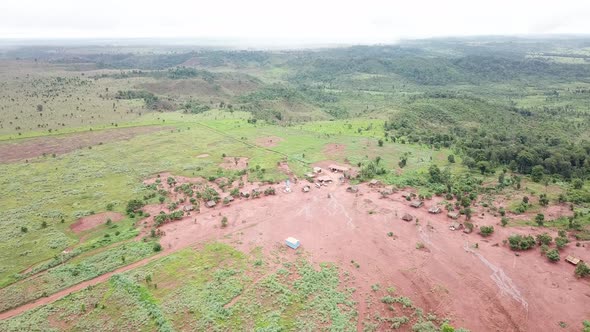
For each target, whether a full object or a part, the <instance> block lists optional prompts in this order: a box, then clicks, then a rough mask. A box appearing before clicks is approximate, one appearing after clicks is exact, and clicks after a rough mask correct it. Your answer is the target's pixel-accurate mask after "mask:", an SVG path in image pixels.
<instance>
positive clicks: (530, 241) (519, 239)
mask: <svg viewBox="0 0 590 332" xmlns="http://www.w3.org/2000/svg"><path fill="white" fill-rule="evenodd" d="M508 243H509V245H510V249H512V250H528V249H531V248H532V247H534V246H535V244H536V243H537V241H535V238H534V237H533V236H532V235H527V236H522V235H511V236H509V237H508Z"/></svg>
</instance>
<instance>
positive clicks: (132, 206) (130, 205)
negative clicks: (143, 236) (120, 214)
mask: <svg viewBox="0 0 590 332" xmlns="http://www.w3.org/2000/svg"><path fill="white" fill-rule="evenodd" d="M144 205H145V203H144V202H143V201H140V200H138V199H132V200H130V201H129V202H127V208H126V209H125V211H127V214H132V213H133V212H135V211H137V210H138V209H141V208H142V207H143V206H144Z"/></svg>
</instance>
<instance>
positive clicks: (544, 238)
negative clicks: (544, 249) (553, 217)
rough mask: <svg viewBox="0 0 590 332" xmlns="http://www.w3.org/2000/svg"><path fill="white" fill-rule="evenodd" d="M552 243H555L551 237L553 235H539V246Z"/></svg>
mask: <svg viewBox="0 0 590 332" xmlns="http://www.w3.org/2000/svg"><path fill="white" fill-rule="evenodd" d="M551 241H553V238H552V237H551V235H549V234H547V233H543V234H539V235H537V243H538V244H545V245H549V244H550V243H551Z"/></svg>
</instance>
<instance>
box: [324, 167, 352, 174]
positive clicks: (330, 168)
mask: <svg viewBox="0 0 590 332" xmlns="http://www.w3.org/2000/svg"><path fill="white" fill-rule="evenodd" d="M328 169H329V170H330V171H332V172H339V173H344V172H346V171H348V168H346V167H342V166H338V165H330V166H328Z"/></svg>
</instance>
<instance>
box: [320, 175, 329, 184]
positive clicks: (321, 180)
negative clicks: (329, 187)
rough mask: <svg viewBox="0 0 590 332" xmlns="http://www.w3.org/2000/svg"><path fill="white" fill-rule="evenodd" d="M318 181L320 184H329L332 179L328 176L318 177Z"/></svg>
mask: <svg viewBox="0 0 590 332" xmlns="http://www.w3.org/2000/svg"><path fill="white" fill-rule="evenodd" d="M318 181H319V182H321V183H329V182H332V178H331V177H329V176H320V177H318Z"/></svg>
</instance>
